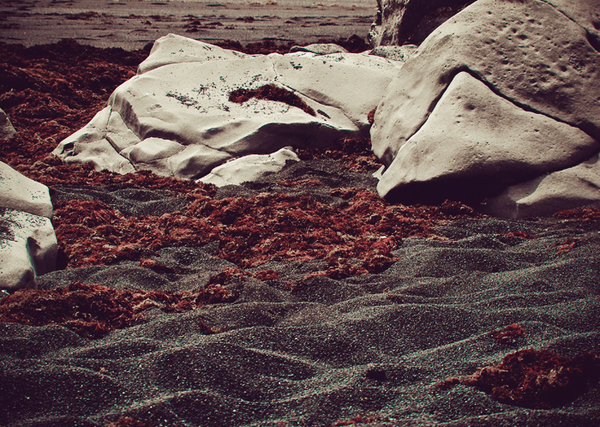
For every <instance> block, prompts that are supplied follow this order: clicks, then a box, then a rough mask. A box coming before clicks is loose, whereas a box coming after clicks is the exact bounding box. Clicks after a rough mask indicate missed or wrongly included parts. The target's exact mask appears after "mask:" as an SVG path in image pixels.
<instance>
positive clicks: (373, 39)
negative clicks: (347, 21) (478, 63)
mask: <svg viewBox="0 0 600 427" xmlns="http://www.w3.org/2000/svg"><path fill="white" fill-rule="evenodd" d="M474 1H475V0H377V16H376V18H375V22H373V24H372V25H371V31H370V32H369V42H370V43H371V44H372V45H373V46H380V45H403V44H408V43H416V44H420V43H421V42H422V41H423V40H425V38H426V37H427V36H428V35H429V34H430V33H431V32H432V31H433V30H434V29H435V28H437V27H438V26H440V25H441V24H442V23H443V22H444V21H446V20H447V19H448V18H451V17H452V16H453V15H455V14H456V13H457V12H459V11H460V10H461V9H463V8H464V7H465V6H467V5H469V4H471V3H473V2H474Z"/></svg>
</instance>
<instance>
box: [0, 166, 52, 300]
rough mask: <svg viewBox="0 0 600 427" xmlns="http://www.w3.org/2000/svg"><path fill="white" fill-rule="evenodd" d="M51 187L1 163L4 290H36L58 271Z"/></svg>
mask: <svg viewBox="0 0 600 427" xmlns="http://www.w3.org/2000/svg"><path fill="white" fill-rule="evenodd" d="M51 216H52V202H51V200H50V194H49V191H48V187H46V186H45V185H43V184H40V183H38V182H35V181H33V180H31V179H29V178H27V177H25V176H23V175H22V174H20V173H19V172H17V171H15V170H14V169H12V168H11V167H9V166H7V165H6V164H4V163H2V162H0V289H5V290H16V289H19V288H35V287H36V277H37V276H39V275H41V274H44V273H47V272H49V271H52V270H54V269H55V267H56V255H57V251H58V243H57V240H56V235H55V234H54V228H53V226H52V222H51V221H50V218H51Z"/></svg>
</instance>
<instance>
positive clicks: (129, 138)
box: [106, 111, 140, 152]
mask: <svg viewBox="0 0 600 427" xmlns="http://www.w3.org/2000/svg"><path fill="white" fill-rule="evenodd" d="M106 140H107V141H108V142H110V144H111V145H112V146H113V148H114V149H115V150H116V151H117V152H121V151H123V150H125V149H126V148H128V147H131V146H132V145H135V144H137V143H138V142H140V138H139V137H138V136H137V135H136V134H135V133H134V132H133V131H132V130H131V129H129V127H127V124H126V123H125V122H124V121H123V118H122V117H121V115H120V114H119V113H118V112H117V111H111V113H110V117H109V119H108V124H107V126H106Z"/></svg>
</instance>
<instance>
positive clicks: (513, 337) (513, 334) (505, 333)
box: [490, 323, 525, 345]
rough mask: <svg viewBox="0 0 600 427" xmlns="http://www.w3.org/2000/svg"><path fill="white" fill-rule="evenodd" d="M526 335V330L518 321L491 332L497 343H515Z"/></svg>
mask: <svg viewBox="0 0 600 427" xmlns="http://www.w3.org/2000/svg"><path fill="white" fill-rule="evenodd" d="M524 336H525V330H524V329H523V327H522V326H521V325H519V324H517V323H513V324H512V325H508V326H506V327H505V328H503V329H496V330H494V331H492V332H490V337H491V338H492V339H493V340H494V342H495V343H496V344H503V345H513V344H516V343H517V342H518V341H520V340H521V339H522V338H523V337H524Z"/></svg>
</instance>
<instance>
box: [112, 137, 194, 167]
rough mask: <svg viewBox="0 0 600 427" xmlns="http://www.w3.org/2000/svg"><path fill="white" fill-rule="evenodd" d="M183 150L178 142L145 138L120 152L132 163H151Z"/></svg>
mask: <svg viewBox="0 0 600 427" xmlns="http://www.w3.org/2000/svg"><path fill="white" fill-rule="evenodd" d="M184 148H185V146H184V145H181V144H179V143H178V142H175V141H171V140H168V139H163V138H146V139H144V140H143V141H140V142H138V143H137V144H135V145H132V146H130V147H127V148H126V149H124V150H123V151H121V153H120V154H121V155H122V156H123V157H126V158H127V159H129V160H130V161H131V162H133V163H136V164H137V163H152V162H154V161H156V160H160V159H164V158H166V157H171V156H174V155H175V154H177V153H179V152H180V151H182V150H183V149H184Z"/></svg>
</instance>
